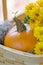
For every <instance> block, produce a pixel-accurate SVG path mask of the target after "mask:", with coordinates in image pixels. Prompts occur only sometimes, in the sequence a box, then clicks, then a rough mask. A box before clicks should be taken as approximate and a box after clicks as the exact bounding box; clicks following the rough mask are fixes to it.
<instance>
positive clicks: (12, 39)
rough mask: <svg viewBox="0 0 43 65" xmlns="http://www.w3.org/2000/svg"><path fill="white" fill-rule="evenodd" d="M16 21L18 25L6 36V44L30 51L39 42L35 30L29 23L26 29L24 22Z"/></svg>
mask: <svg viewBox="0 0 43 65" xmlns="http://www.w3.org/2000/svg"><path fill="white" fill-rule="evenodd" d="M15 21H16V20H15ZM16 23H17V26H14V27H13V28H12V29H11V30H10V31H9V32H8V33H7V35H6V36H5V40H4V45H5V46H8V47H11V48H13V49H17V50H21V51H30V50H31V49H33V48H34V46H35V44H36V42H37V40H36V38H35V37H34V36H33V30H31V29H30V27H29V26H28V25H27V24H26V25H25V27H26V29H25V28H23V25H22V24H23V23H21V22H19V23H18V21H17V22H16ZM17 28H18V30H19V31H18V30H17Z"/></svg>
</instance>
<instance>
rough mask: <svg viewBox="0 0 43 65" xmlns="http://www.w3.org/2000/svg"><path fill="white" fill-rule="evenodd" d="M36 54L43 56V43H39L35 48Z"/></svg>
mask: <svg viewBox="0 0 43 65" xmlns="http://www.w3.org/2000/svg"><path fill="white" fill-rule="evenodd" d="M34 53H35V54H43V42H37V44H36V45H35V48H34Z"/></svg>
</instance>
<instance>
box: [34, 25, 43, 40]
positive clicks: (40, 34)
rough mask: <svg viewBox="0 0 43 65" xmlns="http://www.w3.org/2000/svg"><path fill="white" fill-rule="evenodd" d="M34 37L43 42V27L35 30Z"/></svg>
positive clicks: (37, 27)
mask: <svg viewBox="0 0 43 65" xmlns="http://www.w3.org/2000/svg"><path fill="white" fill-rule="evenodd" d="M34 36H35V37H36V38H37V39H39V40H40V41H43V27H39V26H36V27H35V28H34Z"/></svg>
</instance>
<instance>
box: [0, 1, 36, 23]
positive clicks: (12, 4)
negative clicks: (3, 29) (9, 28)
mask: <svg viewBox="0 0 43 65" xmlns="http://www.w3.org/2000/svg"><path fill="white" fill-rule="evenodd" d="M35 1H36V0H0V23H2V21H3V20H5V19H8V20H11V19H12V18H13V17H14V15H15V14H14V13H15V12H17V11H18V13H17V15H19V14H21V13H23V12H24V8H25V6H26V5H27V4H28V3H30V2H35ZM5 3H6V4H5ZM6 10H7V11H6ZM4 17H5V18H4Z"/></svg>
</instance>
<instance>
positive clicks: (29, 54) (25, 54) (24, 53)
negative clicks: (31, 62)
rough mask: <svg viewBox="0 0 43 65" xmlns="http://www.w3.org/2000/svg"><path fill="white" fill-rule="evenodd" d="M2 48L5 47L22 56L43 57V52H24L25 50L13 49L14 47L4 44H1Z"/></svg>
mask: <svg viewBox="0 0 43 65" xmlns="http://www.w3.org/2000/svg"><path fill="white" fill-rule="evenodd" d="M0 48H2V49H4V50H7V51H9V52H12V53H15V54H19V55H22V56H27V57H37V58H41V57H43V54H42V55H35V54H31V53H28V52H24V51H19V50H16V49H12V48H9V47H6V46H3V45H1V44H0Z"/></svg>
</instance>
